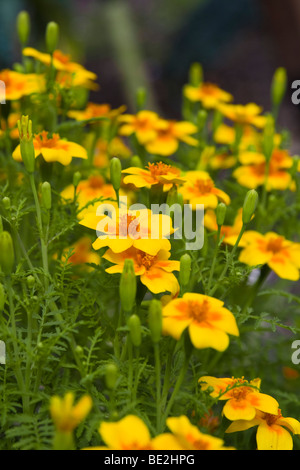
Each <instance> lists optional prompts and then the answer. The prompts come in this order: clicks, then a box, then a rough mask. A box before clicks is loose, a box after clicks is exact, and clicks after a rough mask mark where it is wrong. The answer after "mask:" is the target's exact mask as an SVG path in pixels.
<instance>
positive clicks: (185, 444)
mask: <svg viewBox="0 0 300 470" xmlns="http://www.w3.org/2000/svg"><path fill="white" fill-rule="evenodd" d="M166 423H167V426H168V428H169V429H170V430H171V432H172V434H171V433H165V434H161V435H159V436H157V437H155V438H154V439H153V440H152V443H153V447H154V449H155V450H229V449H230V450H233V448H229V447H224V441H223V440H222V439H219V438H217V437H213V436H209V435H208V434H204V433H202V432H200V431H199V429H198V428H197V426H194V425H193V424H191V423H190V421H189V419H188V418H187V417H186V416H179V417H177V418H168V419H167V421H166Z"/></svg>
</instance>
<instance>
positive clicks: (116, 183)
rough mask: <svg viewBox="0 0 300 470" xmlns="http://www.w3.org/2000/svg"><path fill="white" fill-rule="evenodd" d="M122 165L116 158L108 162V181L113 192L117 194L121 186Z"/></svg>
mask: <svg viewBox="0 0 300 470" xmlns="http://www.w3.org/2000/svg"><path fill="white" fill-rule="evenodd" d="M121 172H122V165H121V162H120V160H119V159H118V158H117V157H114V158H112V159H111V161H110V180H111V184H112V185H113V188H114V190H115V191H116V192H117V191H119V189H120V186H121V176H122V174H121Z"/></svg>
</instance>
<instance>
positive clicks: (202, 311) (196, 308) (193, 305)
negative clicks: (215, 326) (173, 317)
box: [187, 300, 209, 323]
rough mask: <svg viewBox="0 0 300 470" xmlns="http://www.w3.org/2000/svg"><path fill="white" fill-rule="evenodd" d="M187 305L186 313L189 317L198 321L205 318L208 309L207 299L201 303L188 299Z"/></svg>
mask: <svg viewBox="0 0 300 470" xmlns="http://www.w3.org/2000/svg"><path fill="white" fill-rule="evenodd" d="M187 305H188V315H189V317H190V318H192V319H193V320H196V321H197V322H199V323H200V322H203V321H205V320H206V318H207V314H208V309H209V303H208V301H207V300H204V301H203V302H202V303H199V302H196V301H194V300H189V301H188V303H187Z"/></svg>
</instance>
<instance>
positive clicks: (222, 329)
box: [163, 293, 239, 351]
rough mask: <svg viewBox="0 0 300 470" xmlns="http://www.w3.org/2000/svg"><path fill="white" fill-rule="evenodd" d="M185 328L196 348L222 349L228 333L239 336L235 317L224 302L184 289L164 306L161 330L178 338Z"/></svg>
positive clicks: (225, 345) (226, 343)
mask: <svg viewBox="0 0 300 470" xmlns="http://www.w3.org/2000/svg"><path fill="white" fill-rule="evenodd" d="M186 328H188V331H189V336H190V339H191V342H192V344H193V345H194V346H195V348H197V349H203V348H213V349H216V350H217V351H225V349H226V348H227V347H228V345H229V337H228V334H230V335H234V336H239V330H238V327H237V324H236V321H235V318H234V316H233V314H232V313H231V312H230V311H229V310H227V309H226V308H225V307H224V302H222V301H221V300H218V299H215V298H213V297H209V296H207V295H202V294H193V293H186V294H184V295H183V297H182V298H180V299H179V298H177V299H174V300H171V301H170V302H169V303H168V304H167V305H166V306H165V307H164V308H163V332H164V334H166V335H170V336H173V338H175V339H177V340H179V339H180V337H181V335H182V333H183V331H184V330H185V329H186Z"/></svg>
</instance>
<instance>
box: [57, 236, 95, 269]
mask: <svg viewBox="0 0 300 470" xmlns="http://www.w3.org/2000/svg"><path fill="white" fill-rule="evenodd" d="M91 247H92V242H91V240H90V238H89V237H82V238H80V239H79V240H78V241H77V242H76V243H74V244H73V245H71V246H70V247H69V248H67V249H65V250H64V252H63V254H62V259H66V256H67V254H68V252H69V251H70V248H73V250H74V251H73V254H72V255H71V256H70V257H69V258H68V263H71V264H74V265H81V264H86V263H93V264H100V256H99V255H98V254H97V253H94V252H93V251H91ZM89 269H92V268H89Z"/></svg>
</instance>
